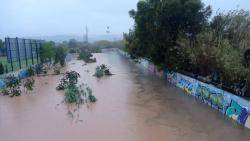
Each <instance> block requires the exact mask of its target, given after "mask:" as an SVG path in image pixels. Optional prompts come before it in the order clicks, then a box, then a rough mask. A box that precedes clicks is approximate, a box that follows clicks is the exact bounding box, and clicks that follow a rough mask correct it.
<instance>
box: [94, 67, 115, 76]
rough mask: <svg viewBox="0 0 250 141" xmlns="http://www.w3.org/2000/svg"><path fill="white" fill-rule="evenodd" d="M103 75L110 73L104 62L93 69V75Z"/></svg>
mask: <svg viewBox="0 0 250 141" xmlns="http://www.w3.org/2000/svg"><path fill="white" fill-rule="evenodd" d="M104 75H112V74H111V72H110V70H109V69H108V67H107V66H106V65H105V64H102V65H100V66H97V67H96V69H95V74H94V76H96V77H98V78H100V77H103V76H104Z"/></svg>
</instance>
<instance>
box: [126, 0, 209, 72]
mask: <svg viewBox="0 0 250 141" xmlns="http://www.w3.org/2000/svg"><path fill="white" fill-rule="evenodd" d="M129 14H130V16H131V17H132V18H133V19H134V20H135V29H134V30H133V31H130V32H129V34H125V36H124V37H125V39H126V43H125V45H126V48H127V51H128V52H129V53H130V54H131V55H132V57H134V58H137V57H142V58H147V59H149V60H151V61H153V63H154V64H156V65H159V66H168V67H169V68H170V69H171V68H172V69H174V68H176V67H175V66H174V65H173V64H175V63H177V64H178V65H182V64H181V63H180V62H179V57H183V56H182V54H180V53H179V52H180V48H179V46H178V44H177V39H178V37H179V36H186V37H188V38H190V40H192V41H194V40H195V38H196V35H197V34H198V33H199V32H200V31H201V30H202V29H203V28H204V27H205V26H206V25H207V19H208V18H209V17H210V15H211V9H210V7H204V4H203V3H202V2H201V1H200V0H195V1H194V0H185V1H183V0H163V1H159V0H157V1H151V0H145V1H139V2H138V4H137V11H135V10H131V11H130V12H129ZM177 58H178V59H177ZM181 67H182V66H180V67H178V68H181Z"/></svg>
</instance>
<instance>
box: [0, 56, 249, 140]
mask: <svg viewBox="0 0 250 141" xmlns="http://www.w3.org/2000/svg"><path fill="white" fill-rule="evenodd" d="M95 56H96V58H97V60H98V62H97V64H102V63H105V64H107V65H108V66H110V67H111V71H112V73H114V74H115V75H113V76H109V77H104V78H102V79H97V78H95V77H93V76H92V75H93V74H94V69H95V67H96V65H97V64H96V63H94V64H89V65H87V66H83V64H84V63H83V62H82V61H72V62H70V63H69V65H68V66H67V68H66V70H75V71H77V72H79V73H80V74H81V80H80V81H81V82H83V83H87V84H88V85H89V86H90V87H91V88H92V89H93V93H94V95H95V96H96V97H97V98H98V101H97V103H95V104H90V105H83V106H82V107H81V108H80V110H79V111H77V114H76V115H77V117H73V118H70V116H69V115H68V114H67V113H68V107H67V106H66V105H65V104H64V103H61V102H62V100H63V93H62V92H58V91H56V89H55V88H56V86H57V84H58V83H59V79H60V77H61V76H46V77H39V78H36V88H35V90H34V91H33V92H32V93H30V94H26V95H23V96H21V97H15V98H9V97H4V96H1V97H0V141H250V130H248V129H246V128H244V127H242V126H240V125H238V124H237V123H236V122H234V121H231V120H230V119H227V118H226V117H225V116H223V115H222V114H221V113H219V112H217V111H215V110H213V109H212V108H210V107H209V106H207V105H205V104H202V103H201V102H199V101H196V100H195V99H194V98H192V97H189V96H187V95H185V94H183V92H182V91H181V90H179V89H178V88H175V87H173V86H171V85H170V84H168V83H167V82H165V81H163V80H161V79H159V78H157V77H155V76H154V75H152V74H150V73H149V72H148V71H147V70H145V69H144V68H142V67H140V66H139V65H135V64H134V63H131V62H129V61H128V60H127V59H125V58H123V57H122V56H120V55H119V54H117V53H115V52H106V53H102V54H96V55H95Z"/></svg>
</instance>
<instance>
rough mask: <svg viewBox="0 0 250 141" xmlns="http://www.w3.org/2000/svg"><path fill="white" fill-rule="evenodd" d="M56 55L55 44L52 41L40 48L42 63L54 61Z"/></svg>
mask: <svg viewBox="0 0 250 141" xmlns="http://www.w3.org/2000/svg"><path fill="white" fill-rule="evenodd" d="M54 56H55V52H54V46H53V44H52V43H48V42H47V43H44V44H43V45H42V47H41V48H40V59H41V62H42V63H45V62H47V61H50V62H51V61H52V59H53V58H54Z"/></svg>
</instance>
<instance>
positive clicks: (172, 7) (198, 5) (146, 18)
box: [124, 0, 250, 91]
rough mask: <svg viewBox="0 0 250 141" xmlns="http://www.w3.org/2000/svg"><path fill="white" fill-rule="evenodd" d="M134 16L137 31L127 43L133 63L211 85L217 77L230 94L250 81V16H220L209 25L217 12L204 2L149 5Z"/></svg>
mask: <svg viewBox="0 0 250 141" xmlns="http://www.w3.org/2000/svg"><path fill="white" fill-rule="evenodd" d="M129 14H130V16H131V17H132V18H133V19H134V21H135V26H134V29H133V30H130V32H129V33H128V34H124V38H125V46H126V49H125V50H126V51H127V52H128V53H129V54H130V55H131V57H132V59H140V58H146V59H148V60H150V61H152V62H153V63H154V64H155V65H157V66H158V68H160V69H163V68H168V69H170V70H175V71H180V72H191V73H194V74H197V75H201V76H204V77H206V78H209V79H211V80H215V78H214V77H215V75H217V76H218V79H217V80H218V81H216V83H222V84H223V86H227V87H230V89H232V87H234V85H238V86H239V85H242V84H241V83H242V82H243V80H244V79H246V78H247V76H250V73H249V63H248V62H249V60H250V59H249V58H250V57H248V56H247V55H246V52H247V51H248V50H249V47H250V12H249V11H244V10H234V11H229V12H228V13H217V15H215V16H214V17H213V18H212V20H210V21H209V20H208V19H209V17H210V16H211V8H210V7H209V6H208V7H205V5H204V4H203V3H202V2H201V0H185V1H183V0H161V1H160V0H156V1H152V0H144V1H139V2H138V3H137V10H131V11H130V12H129ZM249 52H250V51H249ZM249 54H250V53H249ZM244 57H245V58H244ZM248 59H249V60H248ZM248 78H249V77H248ZM249 80H250V79H249ZM249 80H248V81H247V83H249V84H246V85H248V86H250V81H249ZM213 82H215V81H213ZM243 86H244V84H243ZM240 89H242V86H241V88H240ZM248 89H249V91H250V87H249V88H248Z"/></svg>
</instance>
